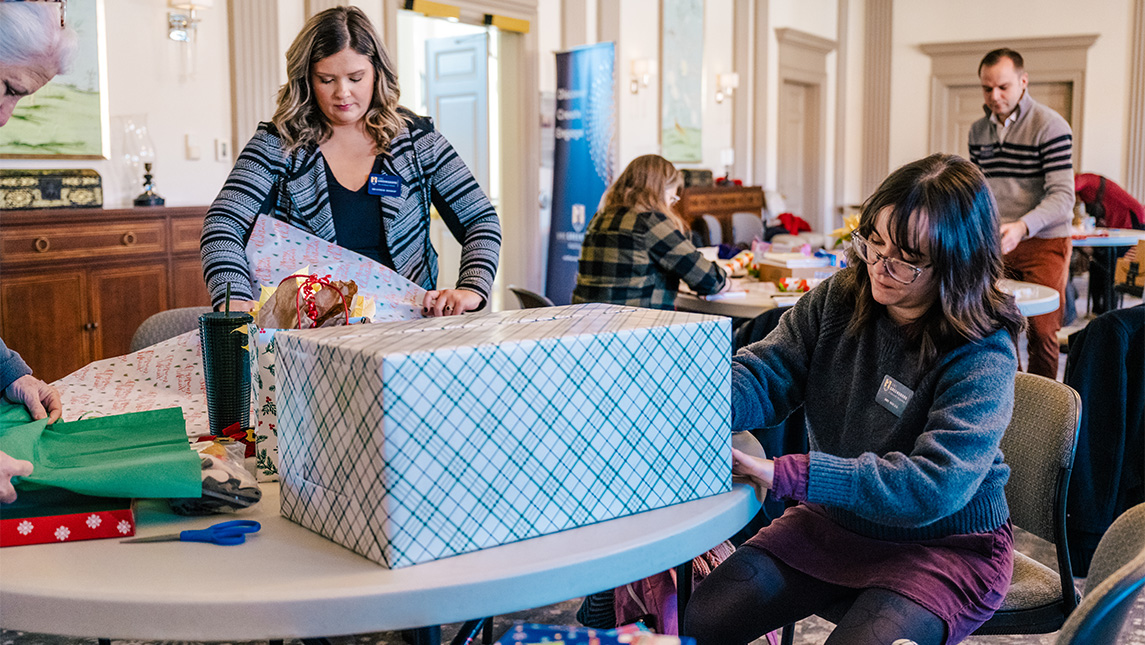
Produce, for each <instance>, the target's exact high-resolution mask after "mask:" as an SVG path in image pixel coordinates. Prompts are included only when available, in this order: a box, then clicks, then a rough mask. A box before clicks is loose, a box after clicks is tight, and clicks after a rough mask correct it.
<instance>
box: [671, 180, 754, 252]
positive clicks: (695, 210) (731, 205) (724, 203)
mask: <svg viewBox="0 0 1145 645" xmlns="http://www.w3.org/2000/svg"><path fill="white" fill-rule="evenodd" d="M763 207H764V200H763V188H760V187H759V186H690V187H688V188H685V189H684V191H683V195H682V196H681V197H680V203H679V205H678V206H676V209H677V211H678V212H679V213H680V216H681V217H683V218H684V221H686V222H687V223H688V225H689V226H692V227H693V228H695V225H694V224H693V222H695V220H696V219H698V218H699V217H700V216H701V215H705V214H707V215H713V216H715V218H716V219H718V220H719V221H720V228H721V229H722V234H723V241H724V244H731V243H732V213H756V214H759V215H762V214H763Z"/></svg>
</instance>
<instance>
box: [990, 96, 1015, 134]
mask: <svg viewBox="0 0 1145 645" xmlns="http://www.w3.org/2000/svg"><path fill="white" fill-rule="evenodd" d="M1021 111H1022V107H1021V105H1017V106H1015V107H1014V111H1013V112H1011V113H1010V116H1008V117H1006V120H1005V121H1004V122H1003V121H999V120H998V115H997V114H994V113H993V112H991V113H990V123H993V124H994V135H995V136H997V137H998V143H1002V142H1003V141H1005V140H1006V130H1007V129H1008V128H1009V127H1010V126H1011V125H1013V124H1014V121H1017V120H1018V113H1019V112H1021Z"/></svg>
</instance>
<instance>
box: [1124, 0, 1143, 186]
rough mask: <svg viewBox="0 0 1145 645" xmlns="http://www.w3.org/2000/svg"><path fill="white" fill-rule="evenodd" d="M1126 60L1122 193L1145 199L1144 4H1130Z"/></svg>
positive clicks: (1140, 0)
mask: <svg viewBox="0 0 1145 645" xmlns="http://www.w3.org/2000/svg"><path fill="white" fill-rule="evenodd" d="M1133 4H1134V6H1133V33H1132V35H1131V36H1130V39H1131V43H1130V50H1131V54H1130V57H1129V61H1130V62H1129V131H1128V133H1127V134H1128V135H1129V146H1128V147H1129V150H1128V159H1127V160H1126V164H1125V190H1126V191H1128V192H1129V194H1130V195H1133V196H1134V197H1136V198H1137V199H1145V64H1143V63H1142V62H1141V61H1145V0H1137V1H1136V2H1135V3H1133Z"/></svg>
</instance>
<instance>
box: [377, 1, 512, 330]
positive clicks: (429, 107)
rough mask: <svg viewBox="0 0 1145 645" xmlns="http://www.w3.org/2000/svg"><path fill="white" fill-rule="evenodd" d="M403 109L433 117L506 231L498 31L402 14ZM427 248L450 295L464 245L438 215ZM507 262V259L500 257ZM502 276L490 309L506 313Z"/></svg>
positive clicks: (439, 280) (399, 44)
mask: <svg viewBox="0 0 1145 645" xmlns="http://www.w3.org/2000/svg"><path fill="white" fill-rule="evenodd" d="M397 26H398V29H397V33H398V37H397V49H398V52H399V53H398V55H397V56H396V58H397V65H398V78H399V82H400V85H401V91H402V95H401V100H400V103H401V105H403V106H404V107H406V108H409V109H410V110H411V111H413V112H414V113H416V114H421V115H424V116H428V117H431V118H432V119H433V122H434V126H435V127H436V128H437V130H438V131H439V132H441V134H442V135H443V136H444V137H445V138H446V139H447V140H449V142H450V144H451V145H452V146H453V148H454V149H455V150H456V151H457V154H458V156H460V157H461V159H462V160H463V161H464V162H465V165H466V166H468V167H469V170H470V171H471V172H472V173H473V176H474V177H475V178H476V179H477V183H478V184H480V186H481V189H482V190H484V191H485V194H486V195H487V196H488V197H489V199H490V201H492V202H493V207H494V208H495V209H496V210H497V213H498V215H500V216H501V218H502V219H501V228H502V234H503V235H504V231H505V229H506V228H507V227H506V222H505V218H504V213H503V212H502V203H501V202H502V200H501V176H500V175H501V173H500V168H501V159H500V156H501V153H500V145H499V143H500V136H499V129H498V124H499V123H500V102H499V98H500V92H499V87H500V80H499V67H500V66H499V65H498V59H499V56H498V50H499V43H500V40H499V38H498V37H497V34H496V30H494V29H492V28H490V27H485V26H480V25H469V24H464V23H460V22H453V21H450V20H445V19H441V18H430V17H427V16H425V15H422V14H420V13H415V12H412V11H406V10H399V11H398V12H397ZM430 242H431V243H432V244H433V247H434V248H435V249H436V250H437V253H438V274H437V284H438V288H452V287H453V286H454V285H455V284H456V283H457V277H458V275H459V273H460V268H461V244H460V243H459V242H458V241H457V240H456V239H454V237H453V235H452V234H451V233H450V232H449V229H448V228H447V227H446V225H445V222H444V221H442V219H441V218H440V217H439V216H438V215H437V212H436V210H434V211H433V215H432V219H431V220H430ZM502 255H503V254H502ZM501 275H502V271H500V270H499V271H498V272H497V278H496V280H495V282H494V287H493V294H492V302H491V303H490V305H491V307H492V309H493V310H499V309H501V308H502V307H501Z"/></svg>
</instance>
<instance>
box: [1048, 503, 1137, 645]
mask: <svg viewBox="0 0 1145 645" xmlns="http://www.w3.org/2000/svg"><path fill="white" fill-rule="evenodd" d="M1143 588H1145V504H1138V505H1137V506H1134V507H1132V508H1130V509H1129V510H1128V511H1125V513H1123V514H1122V515H1121V516H1120V517H1118V518H1117V519H1116V520H1114V522H1113V524H1112V525H1110V527H1109V529H1108V530H1107V531H1106V532H1105V535H1103V536H1102V537H1101V541H1100V542H1099V543H1098V545H1097V550H1096V551H1094V553H1093V560H1092V561H1091V563H1090V566H1089V577H1087V578H1086V580H1085V596H1083V597H1082V600H1081V604H1080V605H1078V607H1077V609H1076V610H1075V611H1074V612H1073V614H1071V615H1070V617H1069V619H1068V620H1066V623H1065V625H1063V626H1062V630H1061V633H1060V634H1058V640H1057V645H1083V644H1084V645H1113V644H1114V643H1117V642H1119V641H1118V637H1119V636H1120V634H1121V632H1122V631H1123V630H1124V628H1125V624H1126V623H1127V622H1128V618H1129V613H1130V610H1131V609H1132V608H1133V605H1134V603H1135V602H1136V601H1137V598H1138V597H1139V596H1140V595H1141V591H1142V589H1143Z"/></svg>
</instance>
